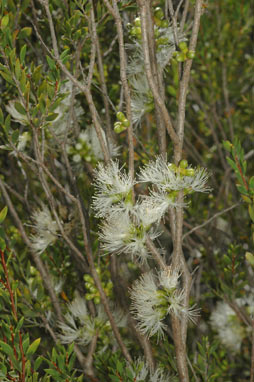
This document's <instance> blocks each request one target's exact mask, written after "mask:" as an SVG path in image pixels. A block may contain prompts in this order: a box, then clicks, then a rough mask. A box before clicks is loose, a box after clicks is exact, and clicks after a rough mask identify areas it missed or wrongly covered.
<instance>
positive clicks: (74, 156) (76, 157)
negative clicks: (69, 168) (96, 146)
mask: <svg viewBox="0 0 254 382" xmlns="http://www.w3.org/2000/svg"><path fill="white" fill-rule="evenodd" d="M72 159H73V161H74V162H75V163H79V162H80V161H81V156H80V155H79V154H75V155H73V157H72Z"/></svg>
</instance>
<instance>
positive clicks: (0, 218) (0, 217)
mask: <svg viewBox="0 0 254 382" xmlns="http://www.w3.org/2000/svg"><path fill="white" fill-rule="evenodd" d="M7 212H8V207H7V206H5V207H4V208H3V209H2V211H1V212H0V224H1V223H3V221H4V219H5V218H6V215H7Z"/></svg>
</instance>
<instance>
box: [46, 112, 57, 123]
mask: <svg viewBox="0 0 254 382" xmlns="http://www.w3.org/2000/svg"><path fill="white" fill-rule="evenodd" d="M57 117H58V113H49V114H48V116H47V118H46V121H54V120H55V119H56V118H57Z"/></svg>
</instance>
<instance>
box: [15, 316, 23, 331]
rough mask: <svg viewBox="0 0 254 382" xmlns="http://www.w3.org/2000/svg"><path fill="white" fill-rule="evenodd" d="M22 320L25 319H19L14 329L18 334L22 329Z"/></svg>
mask: <svg viewBox="0 0 254 382" xmlns="http://www.w3.org/2000/svg"><path fill="white" fill-rule="evenodd" d="M24 319H25V317H21V319H20V320H19V322H18V325H17V326H16V329H15V331H16V332H18V331H19V330H20V329H21V328H22V326H23V323H24Z"/></svg>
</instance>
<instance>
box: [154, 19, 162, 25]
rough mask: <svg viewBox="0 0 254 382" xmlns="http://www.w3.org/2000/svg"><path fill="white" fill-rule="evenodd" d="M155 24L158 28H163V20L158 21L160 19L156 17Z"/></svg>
mask: <svg viewBox="0 0 254 382" xmlns="http://www.w3.org/2000/svg"><path fill="white" fill-rule="evenodd" d="M154 24H155V25H156V26H157V27H160V26H161V20H160V19H158V17H155V18H154Z"/></svg>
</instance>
